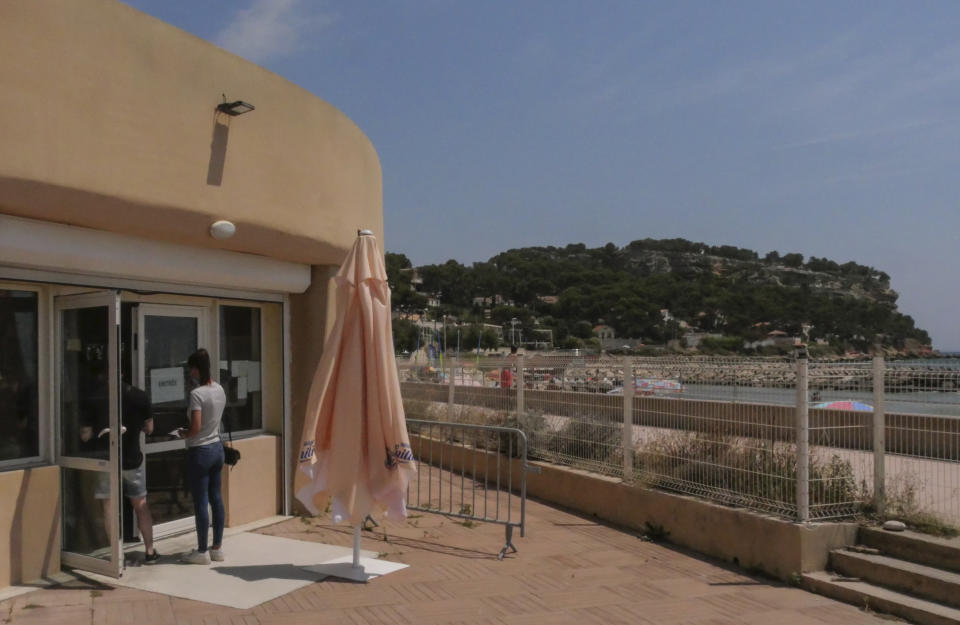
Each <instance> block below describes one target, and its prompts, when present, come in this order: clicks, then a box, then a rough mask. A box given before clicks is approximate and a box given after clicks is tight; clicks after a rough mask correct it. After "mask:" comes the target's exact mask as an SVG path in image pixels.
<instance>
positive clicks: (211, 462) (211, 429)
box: [180, 348, 227, 564]
mask: <svg viewBox="0 0 960 625" xmlns="http://www.w3.org/2000/svg"><path fill="white" fill-rule="evenodd" d="M187 368H188V369H189V370H190V377H191V378H192V379H193V381H194V382H195V383H196V384H197V386H196V388H194V389H193V390H192V391H190V407H189V413H188V414H189V420H190V427H189V428H180V436H183V437H185V438H186V439H187V479H189V480H190V490H191V492H192V493H193V509H194V515H195V517H196V525H197V548H196V549H194V550H193V551H191V552H190V553H188V554H185V555H184V556H183V557H182V558H180V561H181V562H184V563H186V564H210V560H214V561H217V562H222V561H223V549H222V544H223V525H224V516H225V514H224V508H223V496H222V495H221V491H220V482H221V476H222V473H223V443H222V442H221V441H220V420H221V419H222V418H223V409H224V407H226V405H227V396H226V394H225V393H224V392H223V387H222V386H220V384H218V383H217V382H216V381H215V380H214V379H213V377H212V376H211V375H210V354H209V353H207V350H205V349H203V348H201V349H198V350H197V351H195V352H194V353H192V354H190V358H188V359H187ZM208 504H209V506H210V509H211V510H212V512H213V544H211V545H210V550H209V553H208V552H207V544H208V539H209V537H208V533H209V530H210V516H209V513H208V512H207V505H208Z"/></svg>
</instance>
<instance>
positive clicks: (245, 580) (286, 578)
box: [85, 533, 404, 609]
mask: <svg viewBox="0 0 960 625" xmlns="http://www.w3.org/2000/svg"><path fill="white" fill-rule="evenodd" d="M195 546H196V539H195V538H194V537H193V536H180V537H175V538H170V539H166V540H162V541H159V542H158V543H157V545H156V547H157V551H159V552H160V554H161V555H160V561H159V562H158V563H157V564H153V565H150V566H128V567H127V569H126V570H125V571H124V573H123V577H121V578H120V579H113V578H110V577H104V576H101V575H94V574H92V573H87V574H85V575H86V576H87V577H91V578H93V579H96V580H98V581H101V582H103V583H105V584H110V585H115V586H127V587H130V588H137V589H140V590H146V591H149V592H157V593H162V594H165V595H172V596H174V597H182V598H184V599H193V600H196V601H204V602H206V603H216V604H218V605H225V606H230V607H233V608H242V609H248V608H252V607H254V606H256V605H259V604H261V603H263V602H264V601H270V600H271V599H275V598H277V597H279V596H281V595H285V594H287V593H289V592H292V591H294V590H297V589H298V588H302V587H303V586H307V585H308V584H312V583H314V582H318V581H320V580H322V579H324V578H325V577H327V576H328V575H329V573H324V572H320V571H311V570H309V568H305V567H313V566H317V565H323V564H327V563H338V562H343V561H344V558H346V561H348V562H349V561H350V559H351V558H352V553H353V551H352V550H351V549H350V547H338V546H336V545H325V544H323V543H315V542H308V541H303V540H293V539H290V538H279V537H277V536H265V535H263V534H251V533H240V534H234V535H232V536H227V537H225V538H224V540H223V553H224V556H225V560H224V561H223V562H213V563H211V564H210V565H196V564H180V562H179V557H180V555H181V554H182V553H183V552H185V551H189V550H190V549H191V548H193V547H195ZM360 554H361V556H362V557H363V558H364V560H366V559H367V558H376V555H377V554H376V553H374V552H371V551H361V552H360ZM137 557H138V558H139V557H140V556H139V554H138V555H137ZM385 564H386V563H385ZM389 564H392V563H389ZM399 566H400V567H403V566H404V565H399ZM394 570H396V569H394ZM378 572H379V571H378ZM386 572H390V571H387V570H385V569H384V572H383V573H380V574H384V573H386Z"/></svg>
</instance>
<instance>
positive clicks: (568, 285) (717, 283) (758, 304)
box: [387, 239, 930, 349]
mask: <svg viewBox="0 0 960 625" xmlns="http://www.w3.org/2000/svg"><path fill="white" fill-rule="evenodd" d="M387 265H388V273H389V274H390V282H391V287H392V289H393V296H394V308H395V310H399V311H415V310H421V309H424V308H426V305H425V304H426V299H425V297H424V295H427V294H429V295H433V296H437V297H438V298H439V300H440V307H439V309H437V310H436V311H435V314H438V315H443V314H448V315H453V316H455V317H457V318H458V319H459V320H461V321H467V322H470V321H474V322H478V321H481V320H483V317H484V310H485V309H486V310H489V311H490V312H489V315H490V320H487V321H488V322H492V323H506V322H509V320H510V319H512V318H517V319H519V321H520V323H521V324H522V325H521V327H522V328H523V329H524V330H525V334H526V335H527V336H530V331H531V330H533V329H534V327H541V328H549V329H552V330H553V331H554V340H555V341H556V342H557V344H558V345H561V346H562V345H564V344H574V343H575V342H576V341H575V340H573V339H585V338H589V337H590V332H591V330H592V328H593V327H594V326H595V325H597V324H600V323H603V324H606V325H609V326H612V327H613V328H614V330H615V332H616V335H617V336H618V337H629V338H638V339H643V340H644V341H645V342H647V343H663V342H665V341H666V340H668V339H671V338H677V336H678V333H680V334H682V332H681V326H682V328H683V331H693V330H699V331H702V332H709V333H715V334H723V335H725V336H727V337H735V339H736V340H731V341H730V342H729V344H730V345H737V344H741V343H743V342H745V341H755V340H759V339H762V338H764V337H766V336H767V334H768V333H769V332H770V331H771V330H781V331H783V332H786V333H788V334H790V335H795V336H799V335H800V334H801V332H802V331H803V329H804V327H805V326H806V329H807V331H808V333H809V338H810V339H811V341H813V340H815V339H817V338H820V339H823V340H825V341H827V342H829V343H830V344H831V345H834V346H835V347H836V348H837V349H845V348H850V347H853V348H860V349H864V348H866V347H868V346H869V345H871V344H873V343H874V342H875V341H880V342H881V343H882V344H883V345H885V346H887V347H892V348H897V349H902V348H903V347H904V345H905V344H907V343H911V344H929V342H930V341H929V337H928V335H927V333H926V331H924V330H922V329H920V328H917V327H916V326H915V325H914V322H913V319H911V318H910V317H909V316H908V315H904V314H902V313H900V312H899V311H898V310H897V307H896V301H897V294H896V292H895V291H893V290H892V289H891V288H890V277H889V276H888V275H887V274H886V273H884V272H882V271H879V270H877V269H874V268H872V267H867V266H864V265H859V264H857V263H853V262H850V263H845V264H838V263H836V262H834V261H831V260H828V259H825V258H816V257H812V258H810V259H805V258H804V256H803V255H802V254H799V253H790V254H783V255H781V254H779V253H778V252H770V253H768V254H766V255H765V256H763V257H760V256H759V255H758V254H757V253H756V252H754V251H752V250H747V249H742V248H737V247H732V246H726V245H724V246H710V245H707V244H704V243H697V242H692V241H686V240H684V239H668V240H653V239H644V240H640V241H634V242H632V243H630V244H629V245H627V246H625V247H622V248H621V247H617V246H616V245H614V244H612V243H608V244H607V245H605V246H603V247H598V248H587V247H586V246H585V245H583V244H572V245H568V246H566V247H562V248H561V247H531V248H522V249H514V250H509V251H507V252H503V253H501V254H498V255H496V256H494V257H493V258H491V259H490V260H488V261H486V262H480V263H474V264H473V265H472V266H469V267H468V266H465V265H462V264H460V263H458V262H456V261H453V260H450V261H447V262H446V263H443V264H440V265H426V266H423V267H417V268H416V271H415V272H414V271H412V270H411V267H410V262H409V260H408V259H407V258H406V257H405V256H403V255H402V254H389V253H388V254H387ZM415 275H416V276H418V277H419V279H420V280H422V283H419V284H411V280H412V278H413V277H414V276H415ZM414 287H416V288H414ZM476 298H484V302H483V303H478V300H476ZM665 310H666V311H669V315H665V314H664V313H663V311H665ZM491 320H492V321H491ZM681 322H682V323H681Z"/></svg>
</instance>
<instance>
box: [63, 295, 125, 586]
mask: <svg viewBox="0 0 960 625" xmlns="http://www.w3.org/2000/svg"><path fill="white" fill-rule="evenodd" d="M98 307H106V308H107V388H108V391H107V397H108V406H109V428H110V431H111V436H110V443H109V454H108V456H109V457H108V459H107V460H103V459H99V458H85V457H82V456H71V455H67V454H64V453H63V442H64V441H63V434H62V433H63V429H62V425H63V421H62V419H63V414H62V404H61V399H62V397H61V392H62V388H63V385H62V381H63V380H62V376H63V312H64V311H66V310H76V309H81V308H98ZM54 320H55V321H54V372H53V374H54V380H55V383H54V414H55V417H54V428H53V430H54V437H53V438H54V446H53V447H54V449H53V452H54V460H55V462H56V464H58V465H59V466H60V467H61V469H75V470H80V471H90V472H95V473H106V474H107V475H108V477H109V478H110V495H109V499H108V501H109V502H110V503H109V506H108V509H109V510H110V511H112V514H110V515H109V518H108V519H104V521H105V522H106V523H107V526H106V528H105V529H106V532H107V536H108V538H109V540H110V559H109V560H103V559H101V558H97V557H95V556H90V555H86V554H81V553H75V552H71V551H67V550H65V549H64V548H63V539H62V538H61V547H60V561H61V562H62V563H63V564H64V565H67V566H71V567H74V568H78V569H82V570H85V571H91V572H93V573H100V574H102V575H107V576H109V577H115V578H117V577H120V576H121V575H122V574H123V568H124V555H123V544H122V542H121V540H120V497H121V496H122V495H123V493H122V492H121V490H120V471H119V468H120V445H119V438H118V437H117V436H115V435H113V434H112V433H115V432H119V431H120V422H121V409H122V408H121V405H120V404H121V402H120V357H119V356H120V294H119V292H117V291H97V292H93V293H83V294H79V295H60V296H57V297H55V298H54ZM62 488H63V486H62V481H61V489H62ZM64 505H65V502H64V500H63V497H62V494H61V501H60V506H61V511H60V512H61V513H60V518H61V524H62V523H63V521H64V519H65V518H66V515H64V514H63V510H62V507H63V506H64ZM62 530H63V528H62V527H61V531H62Z"/></svg>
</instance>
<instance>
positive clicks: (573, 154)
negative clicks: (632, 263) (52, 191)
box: [128, 0, 960, 350]
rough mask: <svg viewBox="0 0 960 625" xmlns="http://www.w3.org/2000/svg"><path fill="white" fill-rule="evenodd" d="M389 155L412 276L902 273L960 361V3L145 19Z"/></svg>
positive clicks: (288, 1)
mask: <svg viewBox="0 0 960 625" xmlns="http://www.w3.org/2000/svg"><path fill="white" fill-rule="evenodd" d="M128 4H130V5H132V6H134V7H136V8H138V9H140V10H142V11H144V12H146V13H149V14H151V15H154V16H156V17H158V18H160V19H162V20H165V21H167V22H170V23H172V24H174V25H176V26H178V27H180V28H183V29H184V30H187V31H189V32H192V33H194V34H196V35H198V36H200V37H202V38H204V39H207V40H210V41H212V42H214V43H217V44H218V45H221V46H223V47H225V48H227V49H228V50H231V51H233V52H235V53H237V54H239V55H240V56H243V57H245V58H247V59H249V60H251V61H254V62H256V63H258V64H260V65H262V66H264V67H266V68H268V69H270V70H272V71H274V72H276V73H278V74H280V75H282V76H284V77H286V78H288V79H289V80H291V81H293V82H295V83H297V84H299V85H301V86H303V87H304V88H306V89H308V90H309V91H311V92H313V93H315V94H316V95H318V96H319V97H321V98H323V99H324V100H326V101H328V102H330V103H332V104H333V105H335V106H336V107H338V108H339V109H341V110H342V111H344V112H345V113H346V114H347V115H348V116H349V117H350V118H351V119H353V120H354V121H355V122H356V123H357V124H358V125H359V126H360V127H361V128H362V129H363V130H364V132H366V133H367V135H368V136H369V137H370V138H371V140H372V141H373V144H374V146H376V148H377V151H378V153H379V155H380V160H381V164H382V166H383V177H384V212H385V220H386V233H385V238H386V248H387V249H388V250H389V251H393V252H402V253H404V254H406V255H407V256H409V257H410V259H411V260H412V261H413V262H414V263H415V264H425V263H436V262H443V261H446V260H447V259H449V258H454V259H456V260H458V261H460V262H463V263H467V264H469V263H471V262H474V261H477V260H486V259H487V258H489V257H490V256H492V255H494V254H496V253H497V252H500V251H503V250H506V249H509V248H512V247H521V246H531V245H565V244H567V243H578V242H582V243H586V244H587V245H589V246H595V245H602V244H605V243H607V242H608V241H612V242H613V243H615V244H617V245H624V244H626V243H628V242H629V241H632V240H634V239H641V238H645V237H653V238H664V237H683V238H686V239H691V240H696V241H704V242H706V243H710V244H714V245H721V244H728V245H737V246H741V247H747V248H751V249H755V250H757V251H758V252H760V253H761V255H762V254H764V253H766V252H767V251H770V250H777V251H779V252H781V253H787V252H801V253H803V254H804V255H806V256H807V257H809V256H811V255H813V256H821V257H827V258H830V259H832V260H836V261H838V262H841V263H842V262H846V261H849V260H854V261H856V262H859V263H862V264H867V265H872V266H874V267H877V268H878V269H882V270H884V271H886V272H887V273H889V274H890V275H891V277H892V280H893V288H894V289H896V290H897V291H898V292H899V293H900V295H901V296H900V301H899V306H900V309H901V310H902V311H903V312H905V313H907V314H910V315H912V316H913V317H914V319H916V321H917V323H918V324H919V325H920V326H921V327H923V328H926V329H927V330H928V331H929V332H930V333H931V336H932V338H933V342H934V346H935V347H937V348H940V349H950V350H960V322H958V311H960V280H958V276H960V269H958V268H960V206H958V203H960V39H958V37H957V33H958V32H960V3H958V2H953V1H946V0H944V1H942V2H923V1H919V0H918V1H912V2H902V1H897V2H882V1H873V0H871V1H869V2H866V1H865V2H842V1H839V0H831V1H826V2H816V1H809V0H808V1H805V2H770V1H769V0H760V1H755V2H754V1H749V2H748V1H741V2H737V1H730V2H710V1H707V0H703V1H701V2H683V1H678V0H669V1H664V2H642V1H639V0H635V1H625V2H615V1H612V0H602V1H601V2H587V1H586V0H583V1H580V2H566V1H560V0H537V1H535V0H523V1H520V2H516V1H505V2H499V1H485V2H470V1H467V0H463V1H453V0H409V1H401V0H393V1H380V2H357V1H353V2H346V1H331V2H322V1H320V0H299V1H298V0H235V1H234V2H223V1H220V0H204V1H203V2H196V1H194V0H189V1H188V0H130V1H129V2H128Z"/></svg>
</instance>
